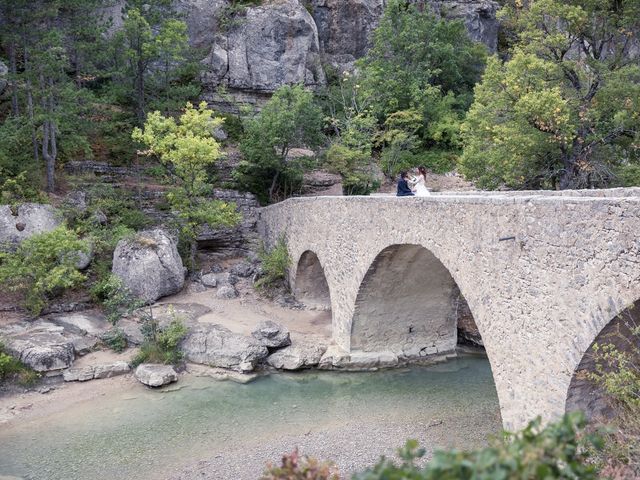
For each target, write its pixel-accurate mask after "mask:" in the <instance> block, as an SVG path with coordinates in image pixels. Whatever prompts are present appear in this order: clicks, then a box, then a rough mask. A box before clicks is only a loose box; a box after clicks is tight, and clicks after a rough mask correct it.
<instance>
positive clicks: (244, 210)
mask: <svg viewBox="0 0 640 480" xmlns="http://www.w3.org/2000/svg"><path fill="white" fill-rule="evenodd" d="M219 175H220V177H222V178H229V175H231V170H229V171H228V172H220V173H219ZM213 197H214V198H216V199H217V200H222V201H224V202H232V203H235V204H236V205H237V207H238V211H239V212H240V213H241V214H242V220H240V223H239V224H238V225H236V226H235V227H220V228H211V227H209V226H208V225H204V227H203V228H202V229H201V230H200V233H199V234H198V239H197V240H198V248H200V249H204V250H207V249H211V250H215V251H216V253H221V254H227V255H230V256H238V255H244V254H246V252H247V251H248V250H250V249H252V248H256V247H257V246H258V245H259V238H258V235H257V233H256V223H257V219H258V209H259V208H260V203H259V202H258V200H257V199H256V197H255V196H254V195H253V194H251V193H241V192H237V191H235V190H223V189H216V190H214V192H213Z"/></svg>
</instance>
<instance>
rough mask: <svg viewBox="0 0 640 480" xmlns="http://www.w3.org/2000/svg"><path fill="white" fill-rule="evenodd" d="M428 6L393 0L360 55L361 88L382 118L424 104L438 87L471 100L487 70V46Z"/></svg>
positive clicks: (468, 100)
mask: <svg viewBox="0 0 640 480" xmlns="http://www.w3.org/2000/svg"><path fill="white" fill-rule="evenodd" d="M423 7H424V6H423V5H422V6H421V5H419V4H417V3H412V2H408V1H407V0H391V1H390V2H389V3H388V5H387V6H386V8H385V11H384V15H383V16H382V18H381V19H380V24H379V25H378V27H377V28H376V30H375V31H374V33H373V39H372V42H373V45H372V47H371V49H370V50H369V52H367V55H366V56H365V57H364V58H363V59H362V60H361V61H360V65H359V66H360V67H361V69H362V81H361V83H362V93H363V95H365V96H366V97H368V98H369V103H370V105H371V106H372V107H373V110H374V112H375V114H376V116H377V117H378V118H379V120H380V121H381V122H383V121H384V120H385V118H386V117H387V116H388V115H389V114H391V113H394V112H397V111H399V110H406V109H409V108H423V107H424V102H423V99H424V98H425V96H430V95H431V91H432V90H433V89H434V88H435V90H437V91H438V92H440V93H442V94H446V93H447V92H453V93H454V94H455V95H462V96H463V97H464V98H461V102H462V103H465V101H466V102H467V104H468V103H470V93H471V91H472V89H473V86H474V84H475V83H476V81H477V80H478V78H479V77H480V74H481V72H482V68H483V66H484V58H485V56H486V49H485V47H484V46H483V45H481V44H479V43H474V42H473V41H471V40H470V39H469V36H468V35H467V31H466V29H465V27H464V24H463V23H462V22H459V21H447V20H444V19H438V18H436V17H435V15H434V13H433V12H432V11H431V10H430V9H429V8H423ZM425 119H426V120H428V118H426V117H425Z"/></svg>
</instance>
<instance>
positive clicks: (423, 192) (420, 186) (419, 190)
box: [411, 167, 430, 197]
mask: <svg viewBox="0 0 640 480" xmlns="http://www.w3.org/2000/svg"><path fill="white" fill-rule="evenodd" d="M411 183H412V184H413V191H414V193H415V196H416V197H426V196H429V195H430V192H429V189H428V188H427V169H426V168H424V167H418V175H417V176H416V177H413V179H412V181H411Z"/></svg>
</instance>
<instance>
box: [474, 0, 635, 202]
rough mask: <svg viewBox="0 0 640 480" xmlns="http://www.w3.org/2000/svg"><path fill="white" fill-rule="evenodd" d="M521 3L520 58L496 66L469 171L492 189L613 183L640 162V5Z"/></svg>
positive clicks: (515, 21)
mask: <svg viewBox="0 0 640 480" xmlns="http://www.w3.org/2000/svg"><path fill="white" fill-rule="evenodd" d="M517 5H518V4H517V3H516V6H514V7H510V8H506V9H505V12H506V13H505V15H506V17H507V18H508V20H509V24H510V25H511V26H512V27H513V28H514V29H516V31H517V40H516V42H515V46H514V48H513V50H512V52H511V58H510V59H509V60H507V61H506V62H503V61H501V60H500V59H498V58H497V57H494V58H492V59H491V60H490V62H489V64H488V66H487V69H486V72H485V74H484V77H483V80H482V82H481V83H480V84H479V85H478V87H477V88H476V92H475V102H474V104H473V106H472V107H471V110H470V111H469V114H468V116H467V119H466V121H465V124H464V128H463V143H464V145H465V147H464V154H463V157H462V159H461V167H462V171H463V173H464V174H465V175H466V176H468V177H469V178H471V179H474V180H477V181H478V182H479V184H480V185H481V186H484V187H489V188H495V187H497V186H500V185H507V186H510V187H516V188H521V187H528V188H544V187H551V188H561V189H565V188H588V187H601V186H607V185H609V184H610V183H611V182H613V181H614V179H615V176H616V172H617V171H618V172H619V171H621V170H624V169H626V168H634V165H637V164H638V162H639V160H640V147H639V145H640V114H639V113H638V112H640V66H639V65H638V61H637V57H634V56H633V55H634V54H633V53H632V45H634V44H637V42H638V32H640V2H638V0H615V1H595V0H570V1H559V0H539V1H536V2H530V4H529V5H528V6H526V7H518V6H517ZM636 55H637V54H636ZM636 168H637V167H636Z"/></svg>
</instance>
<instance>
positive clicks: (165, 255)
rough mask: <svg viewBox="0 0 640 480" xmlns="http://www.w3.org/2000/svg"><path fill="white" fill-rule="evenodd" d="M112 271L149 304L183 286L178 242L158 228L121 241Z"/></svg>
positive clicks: (176, 291) (114, 255)
mask: <svg viewBox="0 0 640 480" xmlns="http://www.w3.org/2000/svg"><path fill="white" fill-rule="evenodd" d="M112 271H113V273H114V274H115V275H116V276H118V277H119V278H120V279H121V280H122V282H123V283H124V285H125V286H127V287H128V288H129V289H130V290H131V292H133V294H134V295H136V296H138V297H139V298H140V299H142V300H143V301H144V302H146V303H152V302H154V301H156V300H157V299H159V298H161V297H165V296H167V295H171V294H174V293H178V292H179V291H180V290H182V287H183V286H184V267H183V265H182V259H181V258H180V255H179V254H178V248H177V246H176V242H175V241H174V240H173V238H172V237H171V236H170V235H169V234H168V233H167V232H165V231H164V230H162V229H159V228H156V229H153V230H146V231H144V232H140V233H138V234H137V235H136V236H134V237H132V238H127V239H123V240H120V241H119V242H118V245H117V246H116V249H115V251H114V252H113V270H112Z"/></svg>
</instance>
